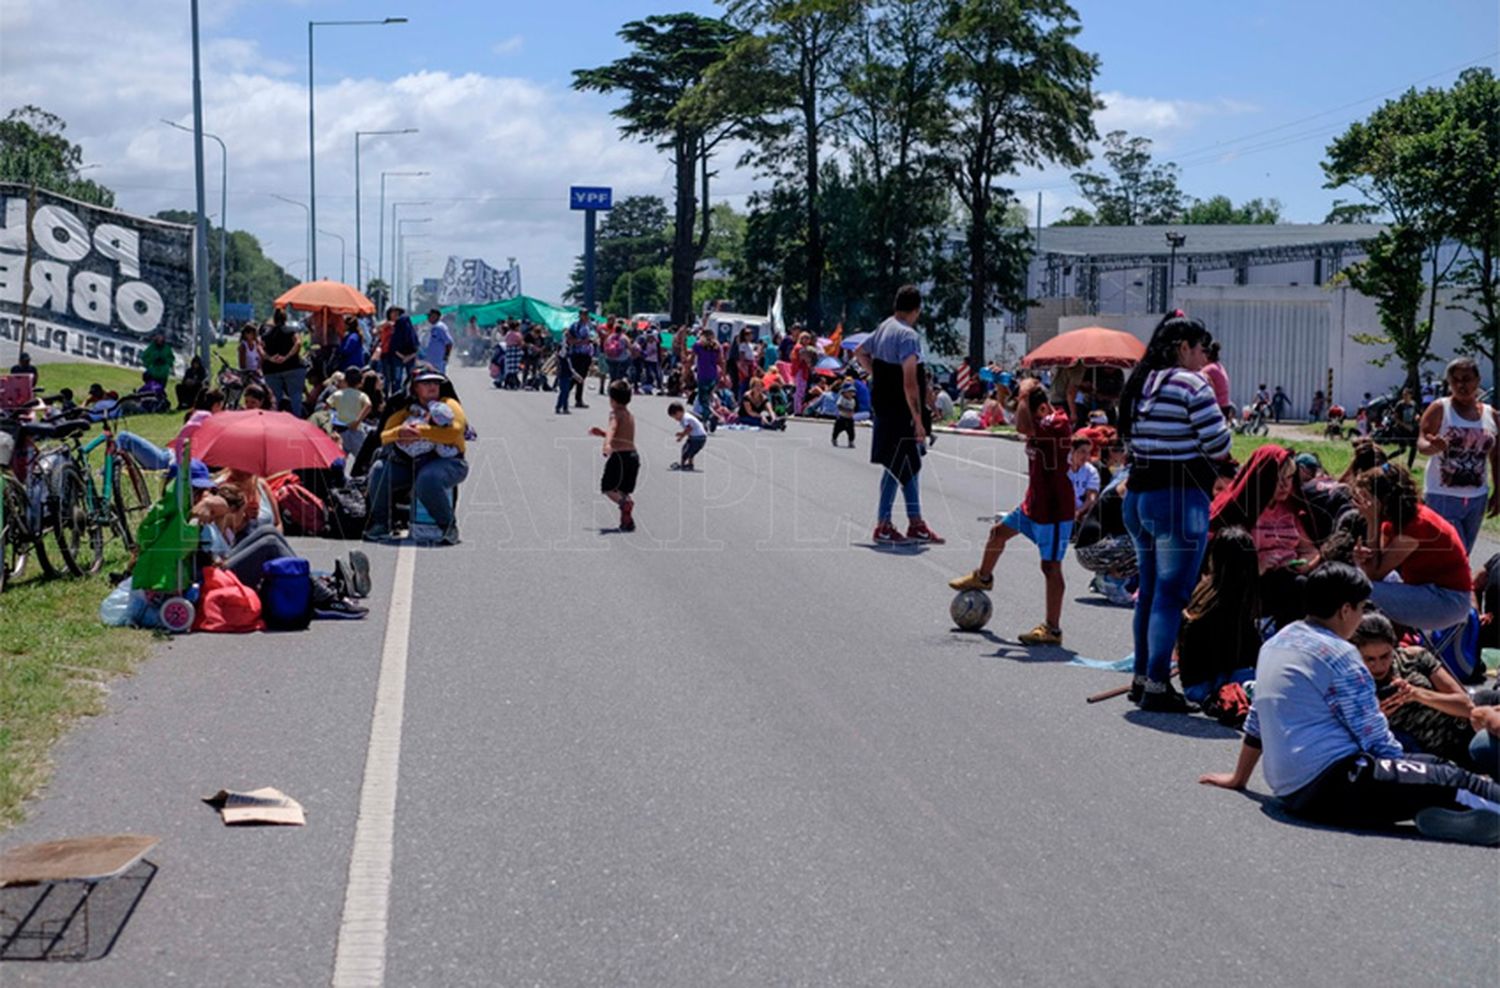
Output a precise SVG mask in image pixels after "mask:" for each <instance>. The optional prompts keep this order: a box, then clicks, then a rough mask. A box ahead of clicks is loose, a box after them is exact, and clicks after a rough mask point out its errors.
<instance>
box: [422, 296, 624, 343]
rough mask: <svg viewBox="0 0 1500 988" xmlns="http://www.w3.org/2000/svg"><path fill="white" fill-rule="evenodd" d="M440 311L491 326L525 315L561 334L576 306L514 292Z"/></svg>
mask: <svg viewBox="0 0 1500 988" xmlns="http://www.w3.org/2000/svg"><path fill="white" fill-rule="evenodd" d="M443 314H444V315H449V314H452V315H453V316H454V320H455V322H457V323H458V325H460V326H462V325H463V324H464V323H466V322H468V321H469V319H470V318H471V317H472V318H474V319H477V320H479V325H481V326H493V325H494V324H495V323H497V322H501V321H502V320H505V319H529V320H530V321H532V322H536V323H541V324H542V325H543V326H546V327H547V329H549V330H550V331H551V332H552V335H553V336H560V335H562V331H563V330H565V329H567V328H568V327H569V326H571V325H573V324H574V323H575V322H577V321H578V310H577V309H570V308H567V307H566V306H561V305H553V304H551V303H550V302H543V301H542V300H541V299H539V298H532V297H530V296H529V295H517V296H516V297H515V298H508V299H503V300H501V301H499V302H485V303H483V304H481V305H450V306H448V307H447V308H445V309H444V310H443ZM595 321H596V322H602V321H603V320H600V319H598V318H597V317H596V318H595Z"/></svg>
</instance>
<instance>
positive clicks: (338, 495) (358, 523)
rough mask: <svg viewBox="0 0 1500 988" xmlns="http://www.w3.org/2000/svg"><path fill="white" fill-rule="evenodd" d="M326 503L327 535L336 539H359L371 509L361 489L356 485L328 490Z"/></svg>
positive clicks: (325, 532) (325, 531)
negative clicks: (355, 486)
mask: <svg viewBox="0 0 1500 988" xmlns="http://www.w3.org/2000/svg"><path fill="white" fill-rule="evenodd" d="M324 505H325V507H326V508H327V509H328V522H327V528H326V529H325V530H324V534H325V535H327V536H328V537H329V538H335V539H357V538H360V537H361V536H362V535H364V532H365V521H366V520H367V519H368V517H369V513H370V509H369V504H368V503H367V502H366V501H365V496H364V494H363V493H362V492H361V491H359V490H358V489H356V488H354V487H336V488H334V489H333V490H331V491H329V492H328V500H327V501H325V502H324Z"/></svg>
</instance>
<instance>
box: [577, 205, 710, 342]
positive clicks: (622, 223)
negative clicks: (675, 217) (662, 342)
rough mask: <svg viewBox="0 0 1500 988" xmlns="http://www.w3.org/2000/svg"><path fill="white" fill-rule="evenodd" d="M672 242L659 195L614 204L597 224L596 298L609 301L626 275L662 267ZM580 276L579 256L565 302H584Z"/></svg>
mask: <svg viewBox="0 0 1500 988" xmlns="http://www.w3.org/2000/svg"><path fill="white" fill-rule="evenodd" d="M672 243H673V241H672V235H671V229H670V225H669V223H668V221H667V204H666V203H665V202H663V201H662V200H661V199H660V198H659V197H658V196H628V197H626V198H624V199H621V200H620V201H619V202H617V203H615V206H614V208H613V209H611V210H610V211H609V212H608V213H607V214H606V215H605V217H604V221H603V222H601V223H600V224H599V232H598V239H597V240H596V241H595V244H594V284H595V288H596V289H597V294H598V298H599V299H608V298H610V296H611V295H613V293H614V290H615V282H616V281H618V280H619V278H620V276H621V275H623V274H625V273H626V272H629V271H639V270H640V269H642V268H649V267H655V266H657V265H661V264H665V263H666V262H667V259H668V258H669V257H671V256H672ZM583 275H584V270H583V258H582V257H580V258H578V261H577V263H576V264H575V265H574V266H573V277H572V280H571V281H570V283H569V284H568V289H567V291H565V292H564V293H563V298H564V299H566V300H568V301H571V302H573V303H574V304H581V303H582V302H583ZM690 297H691V293H690ZM675 318H676V317H675V316H674V319H675Z"/></svg>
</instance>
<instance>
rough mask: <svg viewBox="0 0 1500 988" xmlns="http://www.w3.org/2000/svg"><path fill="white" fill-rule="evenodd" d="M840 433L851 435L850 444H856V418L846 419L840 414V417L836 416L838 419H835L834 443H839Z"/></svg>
mask: <svg viewBox="0 0 1500 988" xmlns="http://www.w3.org/2000/svg"><path fill="white" fill-rule="evenodd" d="M840 435H847V436H848V437H849V445H850V446H853V445H854V420H853V419H846V418H844V417H843V416H839V417H838V418H836V419H834V420H833V441H834V443H837V442H838V441H839V436H840Z"/></svg>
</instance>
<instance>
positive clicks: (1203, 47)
mask: <svg viewBox="0 0 1500 988" xmlns="http://www.w3.org/2000/svg"><path fill="white" fill-rule="evenodd" d="M1075 8H1076V9H1077V11H1078V13H1079V16H1080V20H1081V23H1082V25H1083V31H1082V34H1081V36H1080V40H1079V43H1080V44H1081V45H1082V46H1083V47H1084V48H1085V49H1086V50H1089V51H1092V52H1094V53H1096V54H1097V55H1098V56H1099V57H1100V60H1101V63H1102V64H1101V68H1100V72H1099V75H1098V77H1097V79H1096V80H1095V90H1096V92H1097V93H1099V94H1100V96H1101V98H1102V99H1103V101H1104V103H1105V104H1106V105H1105V108H1104V109H1103V110H1102V111H1100V113H1099V115H1098V117H1097V119H1096V126H1097V128H1098V131H1099V133H1100V134H1101V135H1103V134H1104V133H1106V132H1108V131H1110V130H1113V129H1117V128H1118V129H1124V130H1126V131H1128V132H1130V133H1131V134H1140V135H1144V136H1146V137H1149V138H1151V139H1152V140H1153V142H1154V148H1153V150H1154V152H1155V154H1156V156H1157V158H1158V159H1165V160H1175V161H1177V162H1178V163H1179V164H1180V165H1181V166H1182V173H1181V178H1180V182H1181V185H1182V187H1183V189H1184V190H1185V191H1186V192H1187V193H1189V194H1191V195H1194V196H1198V197H1202V198H1206V197H1208V196H1210V195H1214V194H1218V193H1222V194H1225V195H1228V196H1230V197H1231V198H1232V199H1234V200H1235V201H1236V202H1239V201H1242V200H1244V199H1249V198H1253V197H1257V196H1259V197H1262V198H1269V197H1274V198H1277V199H1279V200H1280V201H1281V202H1282V204H1283V206H1284V214H1285V216H1286V218H1287V219H1288V220H1289V221H1295V222H1317V221H1319V220H1321V219H1322V218H1323V216H1324V215H1325V214H1326V212H1327V210H1328V207H1329V205H1330V203H1331V202H1332V200H1333V199H1334V198H1335V197H1344V198H1351V197H1352V194H1351V193H1350V192H1349V191H1348V190H1344V191H1333V190H1327V189H1324V188H1323V187H1322V184H1323V178H1322V172H1321V170H1320V168H1319V161H1320V158H1321V156H1322V152H1323V150H1324V148H1325V147H1326V146H1327V144H1328V142H1329V140H1331V139H1332V138H1333V137H1334V136H1336V135H1337V134H1338V133H1340V132H1341V131H1342V130H1343V129H1344V128H1345V127H1346V126H1347V125H1348V124H1349V123H1351V122H1353V121H1355V120H1359V119H1362V118H1363V117H1364V116H1366V115H1368V114H1369V113H1370V112H1371V111H1372V110H1374V109H1375V108H1376V107H1377V106H1379V104H1380V102H1381V101H1382V100H1383V99H1388V98H1391V97H1393V96H1395V95H1397V94H1399V93H1400V92H1402V91H1403V90H1404V89H1406V88H1408V87H1410V86H1413V85H1416V86H1418V87H1426V86H1442V85H1447V84H1449V83H1451V82H1452V81H1453V79H1454V78H1455V77H1456V76H1457V74H1458V72H1459V71H1460V70H1461V69H1462V68H1463V67H1464V66H1466V65H1470V64H1475V63H1479V64H1487V65H1490V66H1492V67H1497V68H1500V3H1497V2H1496V0H1423V2H1421V3H1412V2H1406V0H1325V2H1322V3H1308V2H1306V0H1300V2H1289V0H1253V2H1241V3H1204V2H1202V0H1195V2H1184V0H1152V2H1148V0H1133V2H1130V3H1121V2H1117V0H1075ZM721 9H722V8H720V7H719V6H718V5H716V4H714V3H712V2H704V0H678V2H674V3H670V4H650V3H638V2H633V0H551V2H548V3H543V4H529V3H528V4H519V3H505V4H495V3H481V2H479V0H428V2H426V3H420V4H419V3H414V2H412V0H202V4H201V16H202V32H201V33H202V48H203V53H204V58H203V85H204V101H205V110H204V114H205V128H206V129H207V130H209V131H212V132H214V133H217V134H218V135H219V136H220V137H222V138H223V139H224V141H225V143H226V145H227V147H228V149H229V181H228V191H229V196H228V209H227V212H228V218H229V225H230V228H231V229H246V230H249V231H250V232H252V233H254V234H256V235H257V236H258V237H259V238H260V239H261V243H262V245H263V247H264V248H265V250H266V252H267V253H268V254H269V255H270V256H271V257H273V258H274V259H275V260H277V261H278V262H279V263H281V264H282V265H283V266H285V267H286V268H287V269H288V270H289V271H291V272H292V273H293V274H295V275H298V276H303V275H305V273H306V262H307V254H308V251H307V249H306V213H305V211H304V210H303V209H302V208H300V207H298V206H296V205H292V204H288V203H284V202H281V201H279V200H277V199H275V198H273V196H274V195H280V196H284V197H286V198H290V199H295V200H298V201H299V202H303V203H305V202H306V201H307V199H308V174H307V172H308V169H307V155H308V140H307V35H308V29H307V22H308V21H309V20H361V19H381V18H384V17H401V16H405V17H408V18H410V21H409V23H406V24H399V25H388V26H374V27H363V26H361V27H347V26H329V27H320V28H318V29H317V30H316V48H315V55H316V58H315V62H314V69H315V79H316V119H317V124H318V125H317V142H316V147H317V190H318V195H317V210H318V227H319V229H320V230H325V231H329V233H331V234H336V235H338V236H342V237H343V238H344V242H345V244H346V245H347V256H346V258H345V259H344V260H343V263H344V265H345V269H346V270H347V272H348V279H347V280H349V281H351V282H352V281H355V274H354V269H355V251H356V244H355V239H356V238H355V217H354V201H355V181H354V133H355V132H356V131H371V130H388V129H401V128H406V127H417V128H419V130H420V133H419V134H416V135H403V136H395V137H366V138H364V139H363V140H362V142H361V161H360V165H361V177H362V182H361V193H360V194H361V210H360V214H361V217H362V219H361V225H362V236H361V238H360V240H361V243H362V254H363V257H364V259H365V262H366V263H367V264H368V265H370V267H371V269H372V270H373V269H374V268H375V267H376V266H377V265H378V260H379V249H378V240H377V230H378V225H379V211H378V198H379V190H380V173H381V172H382V171H427V172H430V175H428V176H427V177H424V178H401V177H395V178H390V179H388V182H387V192H388V207H389V203H391V202H398V201H407V202H412V201H415V202H425V203H427V205H409V206H402V207H401V215H403V216H406V217H412V218H416V219H423V218H430V220H431V222H427V223H418V224H410V225H408V227H407V229H409V230H410V231H411V235H410V236H409V237H408V238H407V249H408V251H409V253H410V254H411V270H412V273H413V274H414V276H415V277H418V278H420V277H423V276H436V275H439V274H441V271H442V268H443V265H444V262H445V260H446V258H447V257H448V256H449V255H458V256H462V257H482V258H484V259H485V260H486V261H488V262H489V263H490V264H492V265H494V266H497V267H504V266H505V264H506V259H507V258H509V257H514V258H516V259H517V261H518V263H519V264H520V266H521V270H522V281H523V288H524V290H525V291H526V293H527V294H531V295H537V296H540V297H543V298H547V299H554V300H555V299H556V298H557V297H558V296H559V295H560V294H561V292H562V290H563V288H564V286H565V285H566V284H567V278H568V273H569V271H570V270H571V268H572V265H573V258H574V257H575V256H576V255H577V254H578V253H579V252H580V251H581V248H582V239H583V231H582V220H581V218H580V214H576V213H571V212H570V211H569V210H568V202H567V195H568V186H569V185H570V184H580V185H608V186H611V187H613V189H614V190H615V196H616V198H621V197H624V196H626V195H632V194H654V195H660V196H662V197H664V198H668V199H670V195H671V191H672V190H671V170H670V167H669V162H668V160H667V158H666V157H665V156H664V155H663V154H661V153H660V152H658V151H656V150H655V149H654V148H652V147H650V146H649V145H646V144H641V143H638V142H635V141H632V140H626V139H623V138H621V137H620V136H619V134H618V132H617V130H616V126H615V121H614V119H613V118H612V117H611V116H610V111H611V109H612V108H613V107H615V106H616V105H618V100H617V99H616V98H614V97H610V96H606V95H597V94H583V93H576V92H573V91H572V89H571V81H572V79H571V71H572V70H573V69H575V68H582V67H592V66H597V65H602V64H605V63H607V62H609V61H612V60H614V59H616V58H619V57H621V56H623V55H624V54H626V47H625V46H624V44H623V43H622V42H621V41H620V40H619V39H618V38H617V37H616V35H615V32H616V31H617V30H618V29H619V26H620V25H621V24H622V23H623V22H625V21H627V20H631V19H635V18H639V17H644V16H647V15H650V14H653V13H664V12H668V11H675V10H692V11H696V12H699V13H704V14H710V15H712V14H715V13H717V12H720V11H721ZM191 83H192V63H191V42H190V24H189V19H188V4H186V3H183V2H181V0H174V2H168V0H0V111H8V110H9V109H10V108H11V107H14V106H19V105H22V104H26V103H34V104H37V105H39V106H41V107H42V108H44V109H46V110H49V111H51V112H53V113H56V114H58V115H59V116H61V117H62V118H63V119H64V120H66V121H67V123H68V131H67V133H68V136H69V137H70V138H71V139H73V140H74V141H76V142H78V143H79V144H81V145H82V147H83V152H84V161H85V163H87V164H90V165H95V166H97V167H94V168H91V169H90V170H89V172H88V177H90V178H93V179H96V180H97V181H99V182H101V183H103V184H104V185H107V186H109V187H111V188H113V189H114V190H115V192H116V196H117V206H118V207H119V208H121V209H124V210H126V211H129V212H135V213H142V214H150V213H152V212H155V211H156V210H159V209H165V208H183V209H191V208H192V204H193V155H192V139H191V137H190V136H189V135H187V134H184V133H182V132H180V131H177V130H173V129H172V128H170V127H167V126H166V125H164V124H162V123H161V122H160V120H161V118H166V119H168V120H173V121H176V122H179V123H183V124H187V125H189V126H191V124H192V88H191ZM205 153H206V158H205V162H206V172H207V181H208V201H209V206H208V209H209V211H210V212H212V213H215V214H216V213H217V212H218V202H219V170H220V168H219V166H220V161H219V150H218V145H216V144H214V143H213V142H211V141H210V142H208V143H207V147H206V152H205ZM718 169H719V173H720V174H719V178H718V179H716V181H715V185H714V187H713V191H712V198H713V199H714V200H715V201H727V202H729V203H730V204H731V205H733V206H735V207H736V208H740V209H743V208H744V206H745V201H746V199H747V197H748V196H749V195H750V193H751V192H753V191H754V190H755V189H757V188H761V187H764V186H765V184H766V183H765V181H764V180H763V179H761V178H760V177H758V176H756V175H755V174H754V173H753V172H751V171H750V170H748V169H737V168H736V167H735V162H734V160H733V158H732V157H726V158H725V159H724V160H721V161H719V162H718ZM1011 185H1012V187H1013V188H1014V189H1015V190H1016V192H1017V195H1018V197H1019V198H1020V199H1021V200H1022V202H1023V204H1024V205H1025V206H1026V207H1027V208H1028V209H1029V210H1032V211H1033V212H1034V211H1035V209H1036V198H1037V194H1038V192H1040V193H1041V199H1042V201H1041V219H1042V222H1043V223H1050V222H1052V221H1053V220H1055V219H1057V218H1058V216H1059V215H1061V213H1062V211H1063V210H1064V209H1065V208H1066V207H1068V206H1069V205H1075V204H1078V203H1079V199H1078V197H1077V194H1076V191H1075V190H1074V189H1073V188H1072V184H1071V183H1070V182H1069V180H1068V175H1067V170H1066V169H1049V170H1044V171H1041V172H1037V173H1028V174H1024V175H1020V176H1016V177H1015V178H1014V179H1012V180H1011ZM387 224H389V211H387ZM389 232H390V231H389V230H387V236H389ZM386 255H387V256H386V258H385V261H384V265H385V273H386V277H387V279H388V280H389V278H390V276H391V272H392V270H393V268H394V262H393V260H392V258H391V257H390V247H389V246H387V247H386ZM340 263H341V257H340V245H339V241H338V240H337V239H336V238H335V237H334V236H320V237H319V240H318V274H319V275H320V276H323V277H328V276H332V277H339V276H340ZM740 301H742V302H753V301H755V300H740Z"/></svg>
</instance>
